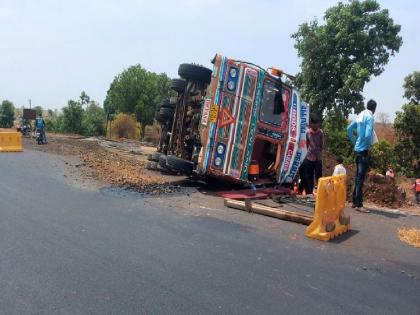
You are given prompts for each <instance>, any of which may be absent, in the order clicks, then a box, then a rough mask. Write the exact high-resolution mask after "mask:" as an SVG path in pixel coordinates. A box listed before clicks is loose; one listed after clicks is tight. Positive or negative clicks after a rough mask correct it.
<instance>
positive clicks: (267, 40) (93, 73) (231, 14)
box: [0, 0, 420, 116]
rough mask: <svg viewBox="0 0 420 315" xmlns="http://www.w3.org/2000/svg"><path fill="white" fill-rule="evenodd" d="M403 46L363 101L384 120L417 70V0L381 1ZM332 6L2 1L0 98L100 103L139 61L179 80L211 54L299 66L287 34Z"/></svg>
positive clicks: (212, 0) (272, 0)
mask: <svg viewBox="0 0 420 315" xmlns="http://www.w3.org/2000/svg"><path fill="white" fill-rule="evenodd" d="M379 2H380V3H381V6H382V7H383V8H388V9H389V11H390V15H391V17H393V18H394V20H395V22H396V23H399V24H401V26H402V32H401V35H402V37H403V41H404V43H403V46H402V48H401V50H400V52H399V53H398V54H397V55H396V56H395V57H393V58H391V60H390V62H389V64H388V65H387V66H386V70H385V72H384V73H383V74H382V75H381V76H380V77H377V78H372V80H371V82H370V83H368V85H367V86H366V88H365V92H364V95H365V97H366V98H374V99H376V100H377V101H378V104H379V108H378V111H384V112H388V113H390V114H391V115H392V116H393V115H394V112H395V111H396V110H399V109H400V107H401V105H402V104H403V102H404V101H403V99H402V96H401V95H402V94H403V92H402V82H403V78H404V76H406V75H407V74H408V73H410V72H412V71H413V70H420V57H419V55H420V34H419V32H420V26H419V20H418V17H419V16H420V1H417V0H404V1H394V0H383V1H379ZM336 3H337V1H332V0H316V1H314V0H296V1H290V0H289V1H286V0H255V1H247V0H241V1H236V0H176V1H175V0H173V1H171V0H167V1H166V0H148V1H145V0H137V1H134V0H120V1H116V0H115V1H110V0H91V1H88V0H86V1H82V0H71V1H64V0H62V1H57V0H50V1H42V0H38V1H35V0H32V1H29V0H28V1H19V0H13V1H12V0H11V1H8V0H0V72H1V75H0V100H2V99H9V100H11V101H12V102H14V103H15V105H17V106H22V105H27V104H28V99H29V98H31V99H32V105H33V106H34V105H42V106H43V107H45V108H61V107H63V106H64V105H66V103H67V100H68V99H71V98H77V97H78V96H79V95H80V92H81V91H82V90H85V91H86V92H87V94H88V95H90V96H91V98H93V99H94V100H96V101H99V102H101V103H102V102H103V100H104V98H105V95H106V91H107V89H108V87H109V84H110V83H111V81H112V79H113V78H114V76H115V75H116V74H118V73H119V72H121V71H122V70H123V69H125V68H127V67H129V66H131V65H134V64H141V65H142V66H143V67H145V68H146V69H148V70H150V71H155V72H165V73H167V74H168V75H169V76H171V77H176V76H177V69H178V65H179V64H180V63H183V62H195V63H200V64H203V65H205V66H209V67H210V66H211V64H210V59H211V58H212V57H213V56H214V54H215V53H216V52H219V53H222V54H224V55H226V56H229V57H232V58H235V59H241V60H246V61H250V62H253V63H256V64H258V65H260V66H262V67H269V66H277V67H279V68H282V69H284V70H285V71H286V72H288V73H292V74H294V73H296V72H297V71H298V70H299V63H300V61H299V59H298V58H297V54H296V50H295V49H294V47H293V44H294V41H293V40H292V39H291V38H290V34H292V33H294V32H295V31H296V30H297V29H298V25H299V24H301V23H303V22H305V21H308V20H310V19H313V18H314V17H317V18H318V19H322V17H323V13H324V12H325V10H326V9H327V8H328V7H330V6H332V5H334V4H336Z"/></svg>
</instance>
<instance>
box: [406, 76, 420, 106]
mask: <svg viewBox="0 0 420 315" xmlns="http://www.w3.org/2000/svg"><path fill="white" fill-rule="evenodd" d="M403 88H404V95H403V96H404V97H405V98H406V99H408V101H409V102H410V103H413V104H419V103H420V71H413V73H411V74H409V75H408V76H406V77H405V78H404V85H403Z"/></svg>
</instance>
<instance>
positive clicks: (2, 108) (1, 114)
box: [0, 100, 15, 128]
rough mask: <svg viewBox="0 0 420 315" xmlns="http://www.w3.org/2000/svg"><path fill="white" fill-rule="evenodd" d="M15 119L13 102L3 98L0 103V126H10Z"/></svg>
mask: <svg viewBox="0 0 420 315" xmlns="http://www.w3.org/2000/svg"><path fill="white" fill-rule="evenodd" d="M14 120H15V107H14V106H13V103H12V102H10V101H8V100H4V101H3V102H1V105H0V128H11V127H13V123H14Z"/></svg>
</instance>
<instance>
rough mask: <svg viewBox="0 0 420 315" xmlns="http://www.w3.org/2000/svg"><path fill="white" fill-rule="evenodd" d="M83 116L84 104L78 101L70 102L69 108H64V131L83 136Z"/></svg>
mask: <svg viewBox="0 0 420 315" xmlns="http://www.w3.org/2000/svg"><path fill="white" fill-rule="evenodd" d="M83 114H84V110H83V107H82V104H81V103H80V102H77V101H73V100H69V101H68V103H67V106H66V107H64V108H63V131H64V132H71V133H78V134H82V133H83V128H82V119H83Z"/></svg>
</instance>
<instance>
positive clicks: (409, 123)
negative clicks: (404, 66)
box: [394, 71, 420, 176]
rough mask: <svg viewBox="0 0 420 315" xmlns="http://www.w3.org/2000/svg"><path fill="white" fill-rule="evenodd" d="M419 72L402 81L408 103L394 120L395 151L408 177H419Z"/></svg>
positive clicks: (400, 165) (401, 167)
mask: <svg viewBox="0 0 420 315" xmlns="http://www.w3.org/2000/svg"><path fill="white" fill-rule="evenodd" d="M419 83H420V72H417V71H414V72H413V73H411V74H409V75H408V76H407V77H405V79H404V84H403V88H404V97H406V98H407V99H408V101H409V103H408V104H405V105H404V106H403V107H402V111H398V112H397V115H396V117H395V120H394V129H395V132H396V136H397V143H396V145H395V150H396V152H397V156H398V164H399V167H400V169H401V170H402V171H403V172H404V173H405V174H406V175H408V176H420V133H419V130H418V129H419V126H420V105H419V101H420V97H419V96H420V84H419Z"/></svg>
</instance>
